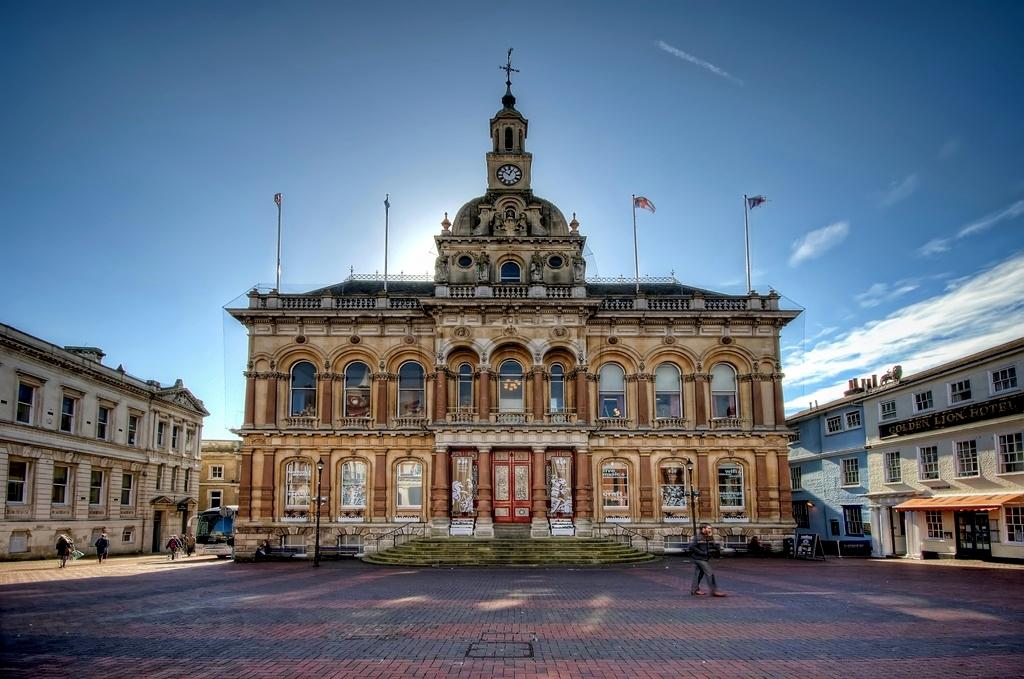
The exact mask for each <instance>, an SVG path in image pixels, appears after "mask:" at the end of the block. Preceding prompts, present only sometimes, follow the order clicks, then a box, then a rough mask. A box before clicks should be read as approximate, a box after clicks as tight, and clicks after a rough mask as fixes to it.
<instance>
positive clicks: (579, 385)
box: [573, 368, 590, 423]
mask: <svg viewBox="0 0 1024 679" xmlns="http://www.w3.org/2000/svg"><path fill="white" fill-rule="evenodd" d="M573 381H574V382H575V387H576V421H577V422H583V423H586V422H590V408H588V405H589V404H590V401H589V396H588V394H587V369H586V368H577V369H576V373H575V375H574V377H573Z"/></svg>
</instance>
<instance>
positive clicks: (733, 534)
mask: <svg viewBox="0 0 1024 679" xmlns="http://www.w3.org/2000/svg"><path fill="white" fill-rule="evenodd" d="M506 85H507V89H506V93H505V95H504V97H503V98H502V100H501V108H500V109H499V110H498V112H497V113H496V114H495V115H494V117H493V118H492V119H491V120H490V128H489V131H490V139H489V150H488V151H487V153H486V156H485V159H484V160H485V164H484V166H485V168H486V175H485V177H484V178H483V179H484V180H485V183H486V190H485V192H484V193H483V195H480V196H477V197H475V198H472V199H471V200H469V201H467V202H466V203H465V204H464V205H463V206H462V207H461V208H460V209H459V210H458V211H457V212H456V213H455V217H454V219H452V220H450V221H449V219H448V217H447V214H446V215H445V218H444V220H443V221H442V222H441V225H440V226H441V229H440V232H439V233H438V234H437V235H435V237H434V241H435V244H436V251H437V253H438V256H437V260H436V262H435V272H434V276H433V280H412V277H398V278H395V277H392V278H391V279H390V280H388V281H387V282H385V281H384V280H382V279H380V278H378V277H376V276H360V275H351V276H349V277H348V278H347V279H346V280H345V281H343V282H341V283H338V284H337V285H333V286H330V287H325V288H322V289H318V290H311V291H309V292H306V293H304V294H284V293H281V292H279V291H278V290H270V291H269V292H265V293H264V292H261V291H258V290H255V289H254V290H253V291H251V292H250V293H249V295H248V305H247V306H246V307H244V308H232V309H229V312H230V313H231V315H232V316H233V317H234V318H235V319H237V320H238V322H239V323H241V324H242V325H244V326H245V328H246V330H247V331H248V335H249V349H248V367H247V370H246V372H245V380H246V383H245V384H246V387H245V415H244V421H243V422H242V423H241V426H240V427H239V429H238V434H239V435H240V436H241V437H242V446H241V455H242V473H241V479H240V488H239V517H238V521H237V531H238V532H237V536H236V553H237V556H238V557H239V558H240V559H244V558H251V556H252V555H253V553H254V551H255V548H256V546H257V545H258V544H260V543H261V542H263V541H264V540H270V541H271V544H272V545H280V546H282V547H293V548H296V549H298V550H308V551H309V553H312V551H313V544H314V540H315V534H316V526H317V519H318V518H319V521H320V524H319V525H320V526H321V533H320V534H321V538H320V540H321V543H322V544H324V545H339V546H344V545H362V548H363V549H365V550H367V551H371V550H373V549H374V548H375V546H376V545H378V544H380V540H379V538H380V537H381V536H387V535H389V534H392V535H393V534H396V533H402V534H405V533H416V534H419V535H425V536H448V535H469V536H473V537H476V538H480V539H488V538H492V537H494V536H496V535H498V536H501V535H506V534H519V535H520V536H522V537H528V538H531V539H550V538H552V536H561V535H575V536H581V537H582V536H591V535H596V534H613V533H614V534H617V535H619V536H623V535H625V536H629V539H633V538H636V542H635V543H634V544H636V545H639V544H643V546H645V547H646V548H647V549H649V550H651V551H661V550H663V549H666V548H667V549H671V548H672V547H673V546H678V545H679V544H680V543H681V542H682V541H683V540H687V539H689V536H690V535H692V533H693V530H694V527H695V526H696V525H697V522H708V523H710V524H712V526H713V527H714V529H715V531H716V534H717V536H718V539H720V540H722V541H723V542H725V543H726V544H729V543H740V542H742V543H746V542H748V541H749V539H750V538H751V537H754V536H756V537H758V538H759V540H761V542H762V543H769V544H774V545H775V546H776V547H777V548H779V547H780V546H781V544H782V540H783V538H784V537H789V536H791V535H792V531H793V526H794V523H793V518H792V515H791V497H790V485H789V484H790V476H789V465H788V462H787V443H788V440H789V429H788V428H787V427H786V422H785V416H784V413H783V395H782V377H783V376H782V371H781V365H780V352H779V333H780V331H781V329H782V328H783V326H785V325H786V324H787V323H788V322H789V321H791V320H792V319H793V318H795V317H796V316H797V314H798V313H799V312H797V311H790V310H784V309H780V307H779V295H778V294H777V293H775V292H774V291H772V292H770V293H768V294H758V293H755V292H753V291H751V292H750V293H749V294H747V295H741V296H734V295H724V294H719V293H715V292H711V291H708V290H703V289H699V288H695V287H689V286H687V285H684V284H681V283H680V282H679V281H677V280H676V279H675V278H674V277H668V278H663V279H642V280H639V281H633V280H628V281H622V280H621V279H617V280H615V281H609V280H601V279H595V278H592V277H588V276H587V272H586V261H585V259H584V256H583V253H584V244H585V243H586V236H585V235H584V234H583V233H582V232H581V226H580V223H579V222H578V221H577V219H576V218H575V215H573V217H572V218H571V219H566V217H565V215H564V213H563V212H562V211H561V210H560V209H559V208H558V207H557V206H556V205H555V204H553V203H552V202H550V201H548V200H546V199H544V198H541V197H540V196H539V195H538V194H536V193H535V192H534V189H533V186H532V182H531V174H532V173H531V167H532V163H533V156H532V154H531V153H529V152H528V151H527V150H526V141H527V133H528V129H529V126H528V121H527V119H526V118H525V117H524V116H523V114H522V113H520V111H519V110H518V109H517V108H516V99H515V97H514V96H513V95H512V92H511V86H510V84H509V83H506ZM318 498H320V501H319V502H318ZM318 513H319V516H318ZM390 544H391V542H388V541H385V543H384V544H381V545H380V548H381V549H383V548H384V547H385V546H390Z"/></svg>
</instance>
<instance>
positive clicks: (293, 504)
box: [284, 460, 313, 521]
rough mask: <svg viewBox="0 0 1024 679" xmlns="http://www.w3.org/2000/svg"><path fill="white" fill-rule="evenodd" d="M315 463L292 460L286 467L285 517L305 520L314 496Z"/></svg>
mask: <svg viewBox="0 0 1024 679" xmlns="http://www.w3.org/2000/svg"><path fill="white" fill-rule="evenodd" d="M312 478H313V465H311V464H310V463H309V462H307V461H305V460H292V461H291V462H289V463H288V464H287V465H285V468H284V511H285V516H284V518H285V519H297V520H300V521H302V520H305V519H306V518H307V516H308V513H309V505H310V503H312V501H313V497H312V492H311V488H312Z"/></svg>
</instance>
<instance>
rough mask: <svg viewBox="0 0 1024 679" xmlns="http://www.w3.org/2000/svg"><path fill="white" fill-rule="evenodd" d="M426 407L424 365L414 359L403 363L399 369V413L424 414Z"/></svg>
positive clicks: (409, 414) (406, 414) (402, 415)
mask: <svg viewBox="0 0 1024 679" xmlns="http://www.w3.org/2000/svg"><path fill="white" fill-rule="evenodd" d="M425 408H426V392H425V390H424V384H423V366H421V365H420V364H419V363H414V362H412V361H410V362H408V363H403V364H402V367H401V368H399V369H398V415H399V416H400V417H415V416H417V415H422V414H423V413H424V412H425Z"/></svg>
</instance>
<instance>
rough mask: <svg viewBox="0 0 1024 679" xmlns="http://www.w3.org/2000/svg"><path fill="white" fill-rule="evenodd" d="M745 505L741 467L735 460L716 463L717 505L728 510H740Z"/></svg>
mask: <svg viewBox="0 0 1024 679" xmlns="http://www.w3.org/2000/svg"><path fill="white" fill-rule="evenodd" d="M745 506H746V502H745V500H744V497H743V467H742V466H740V465H738V464H736V463H735V462H723V463H722V464H720V465H718V507H719V509H725V510H729V511H737V510H742V509H743V508H744V507H745Z"/></svg>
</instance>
